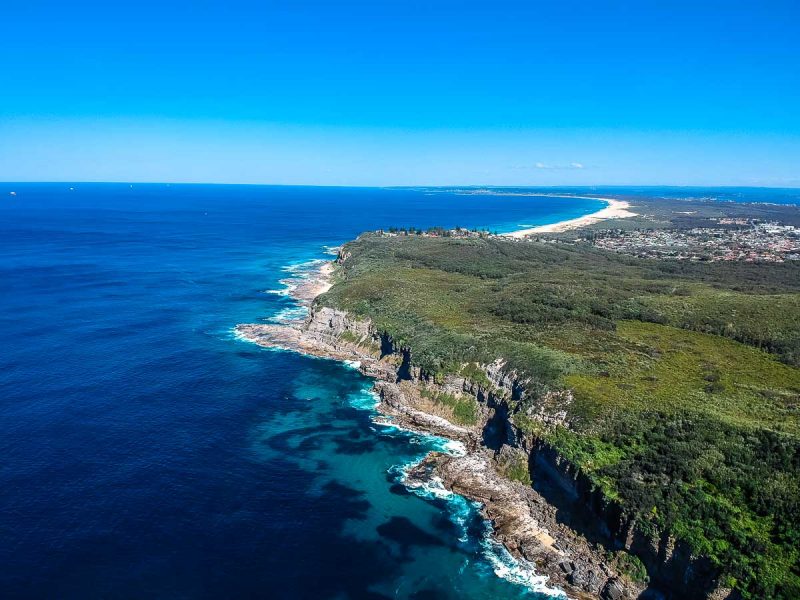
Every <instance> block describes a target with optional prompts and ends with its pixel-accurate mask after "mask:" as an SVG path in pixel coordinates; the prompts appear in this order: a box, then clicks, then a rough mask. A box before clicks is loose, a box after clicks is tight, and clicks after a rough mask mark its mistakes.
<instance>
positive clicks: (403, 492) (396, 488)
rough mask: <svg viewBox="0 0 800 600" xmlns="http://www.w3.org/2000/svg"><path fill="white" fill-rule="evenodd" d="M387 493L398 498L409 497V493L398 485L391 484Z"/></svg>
mask: <svg viewBox="0 0 800 600" xmlns="http://www.w3.org/2000/svg"><path fill="white" fill-rule="evenodd" d="M389 491H390V492H391V493H393V494H396V495H398V496H410V495H411V492H410V491H408V488H407V487H406V486H404V485H402V484H400V483H393V484H392V485H391V486H389Z"/></svg>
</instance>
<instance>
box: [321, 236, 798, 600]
mask: <svg viewBox="0 0 800 600" xmlns="http://www.w3.org/2000/svg"><path fill="white" fill-rule="evenodd" d="M344 250H345V252H344V255H347V256H348V258H347V259H346V260H344V261H343V262H342V264H341V267H340V269H339V273H338V276H337V282H336V284H335V285H334V286H333V288H332V289H331V290H330V291H329V292H328V293H327V294H325V295H323V296H321V297H320V298H319V299H318V302H321V303H323V304H325V305H330V306H334V307H337V308H340V309H344V310H347V311H349V312H351V313H353V314H355V315H357V316H361V317H368V318H370V319H371V320H372V321H373V323H374V324H375V325H376V327H377V328H378V329H379V330H380V331H383V332H386V333H388V334H390V335H391V336H392V339H393V340H395V342H396V343H397V344H399V345H402V346H406V347H409V348H411V349H412V354H411V357H412V362H413V363H414V364H415V365H416V366H418V367H420V368H422V369H423V370H425V371H426V372H427V373H429V374H431V375H434V376H436V375H439V376H441V375H443V374H447V373H453V374H461V375H462V376H466V377H468V378H471V379H473V380H474V381H475V382H476V383H478V384H484V385H485V381H482V380H481V377H482V374H481V373H480V369H477V368H475V366H474V365H477V364H487V363H490V362H492V361H494V360H496V359H498V358H501V359H503V360H504V361H505V362H506V368H507V369H513V370H516V371H517V373H519V374H521V375H522V376H524V377H526V378H530V380H531V390H532V395H535V394H541V393H542V392H544V391H547V390H551V389H552V390H556V389H570V390H572V393H573V397H574V400H573V401H572V402H571V403H570V404H569V405H568V406H566V407H562V408H566V410H567V420H566V422H567V425H559V426H553V425H545V424H544V423H543V422H542V421H541V420H539V419H537V418H536V417H535V415H534V414H533V413H532V412H530V411H528V410H527V409H528V408H529V406H527V405H526V402H525V401H523V402H520V403H518V405H517V406H515V407H514V412H513V415H512V417H511V418H512V420H513V421H514V423H515V424H516V425H517V426H518V427H519V428H520V429H522V430H524V431H527V432H528V433H529V434H531V435H535V436H538V437H540V438H541V439H543V440H545V441H547V442H548V443H549V444H551V445H552V446H553V447H554V448H556V450H557V451H558V452H559V453H560V454H561V455H562V456H564V457H565V458H567V459H568V460H569V461H571V462H572V463H573V464H574V465H575V466H576V467H577V468H579V469H580V470H581V471H582V472H583V473H584V474H585V475H586V476H588V477H589V478H590V479H591V481H592V482H593V483H594V484H595V485H596V486H597V487H599V488H600V489H601V490H602V491H603V492H604V494H605V495H606V496H607V497H608V498H609V499H612V500H614V501H616V502H618V503H619V504H620V506H621V507H622V508H623V510H624V511H625V513H626V514H627V515H628V516H631V517H632V518H633V519H634V521H635V522H636V526H637V527H638V528H640V529H641V530H643V531H668V532H669V533H670V534H671V535H674V536H675V537H676V538H678V539H680V540H683V541H684V542H686V543H687V544H689V546H690V548H691V549H692V550H693V552H694V553H695V554H696V555H702V556H706V557H708V558H709V559H710V560H711V561H712V563H713V564H714V565H716V566H718V567H719V569H720V571H721V572H722V573H723V575H724V577H725V581H726V582H727V583H728V584H730V585H732V586H734V587H736V588H737V589H739V590H740V591H741V592H742V594H743V595H744V596H745V597H747V598H765V597H769V598H797V597H800V544H798V540H800V500H799V499H800V369H798V365H799V362H798V361H799V360H800V332H799V331H798V330H799V329H800V325H799V324H800V265H797V264H795V263H793V262H787V263H783V264H752V263H736V262H731V263H695V262H677V261H656V260H648V259H639V258H634V257H629V256H624V255H620V254H614V253H611V252H605V251H602V250H599V249H595V248H592V247H591V246H588V245H570V244H561V243H545V242H527V243H519V242H512V241H507V240H503V239H498V238H492V237H488V238H487V237H484V238H477V237H470V238H463V239H462V238H442V237H430V236H420V235H401V236H387V235H380V234H366V235H363V236H361V237H360V238H359V239H358V240H356V241H354V242H351V243H349V244H347V246H346V247H345V249H344ZM483 377H485V375H483ZM439 401H441V402H444V403H448V404H452V405H453V406H451V408H453V409H454V413H455V414H456V415H458V418H459V420H460V421H461V422H462V423H464V424H468V423H472V422H473V419H474V418H475V417H474V413H473V408H472V407H469V406H459V405H457V404H454V402H455V400H454V399H450V398H441V399H439ZM511 470H512V471H513V473H514V477H515V478H517V479H520V480H523V481H524V480H525V477H524V474H522V473H519V472H518V471H519V469H511ZM631 564H633V565H634V566H635V567H636V568H635V569H633V570H634V571H637V572H638V571H641V569H640V568H639V563H638V562H636V561H631ZM639 576H640V577H643V576H644V575H642V574H641V573H639Z"/></svg>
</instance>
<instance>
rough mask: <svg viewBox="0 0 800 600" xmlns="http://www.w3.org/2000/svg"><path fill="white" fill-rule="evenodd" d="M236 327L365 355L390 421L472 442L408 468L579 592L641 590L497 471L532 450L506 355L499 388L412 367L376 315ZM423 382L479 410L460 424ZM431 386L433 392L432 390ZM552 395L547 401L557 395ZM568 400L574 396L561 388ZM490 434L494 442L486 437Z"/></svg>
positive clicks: (317, 311)
mask: <svg viewBox="0 0 800 600" xmlns="http://www.w3.org/2000/svg"><path fill="white" fill-rule="evenodd" d="M236 331H237V334H238V335H239V336H240V337H242V338H244V339H247V340H250V341H252V342H255V343H257V344H259V345H261V346H265V347H277V348H283V349H289V350H295V351H298V352H302V353H305V354H310V355H314V356H319V357H325V358H332V359H336V360H342V361H354V362H358V363H359V369H360V370H361V372H362V373H364V374H365V375H367V376H369V377H373V378H375V379H376V382H375V391H376V392H377V393H378V394H379V396H380V399H381V402H380V404H379V406H378V410H379V412H381V413H382V414H384V415H386V416H387V417H390V418H391V419H392V422H393V423H395V424H397V425H400V426H402V427H406V428H409V429H413V430H416V431H420V432H424V433H432V434H435V435H440V436H443V437H447V438H450V439H456V440H459V441H461V442H463V443H464V444H465V446H466V447H467V449H468V452H467V454H466V455H465V456H449V455H443V454H439V453H435V452H433V453H430V454H429V455H428V456H427V457H426V458H425V459H424V460H423V461H422V462H421V463H420V464H419V465H418V466H417V467H416V468H414V469H413V470H412V471H411V472H410V473H409V477H410V478H412V479H413V478H418V479H425V480H427V479H429V478H430V477H432V476H437V477H439V478H440V479H441V480H442V482H443V483H444V485H445V487H447V488H448V489H450V490H452V491H454V492H456V493H458V494H460V495H462V496H465V497H467V498H469V499H471V500H474V501H477V502H479V503H481V505H482V507H483V509H482V510H483V514H484V516H485V517H486V518H487V519H488V520H489V521H490V522H491V523H492V526H493V528H494V531H495V535H496V537H497V539H498V540H499V541H500V542H501V543H503V544H504V545H505V546H506V548H508V550H509V551H510V552H511V553H512V554H514V555H515V556H516V557H517V558H520V559H524V560H527V561H530V562H531V563H533V564H534V565H535V566H536V570H537V572H539V573H540V574H543V575H547V576H548V577H549V582H548V583H549V584H550V585H556V586H558V587H560V588H562V589H564V590H565V591H566V592H567V594H569V595H570V596H571V597H577V598H596V597H600V598H614V599H616V598H635V597H638V596H639V595H640V593H641V592H642V586H641V585H639V584H636V583H633V582H631V581H630V580H628V579H626V578H625V577H624V576H623V575H621V574H619V573H617V572H616V571H615V570H614V569H613V567H612V566H611V564H610V562H609V561H608V560H607V559H606V557H605V556H604V553H603V552H602V551H599V550H598V549H596V548H595V547H593V545H591V544H590V543H589V542H588V541H587V540H586V539H585V538H583V537H582V536H580V535H579V534H577V533H575V532H574V531H572V530H571V529H569V528H568V527H566V526H564V525H563V524H560V523H559V518H558V516H557V512H558V511H557V509H556V508H555V507H554V506H552V505H550V504H549V503H548V502H547V501H546V500H545V499H544V498H543V497H542V496H541V495H540V494H539V493H538V492H536V491H535V490H534V489H533V488H532V487H531V486H530V485H524V484H523V483H520V482H518V481H513V480H511V479H509V478H507V477H505V476H503V475H501V474H500V473H499V471H502V469H503V465H507V464H509V463H512V462H514V463H519V464H524V465H525V466H526V467H527V465H528V461H529V452H528V451H527V450H526V449H525V448H524V444H522V443H521V440H520V439H518V438H519V435H518V433H517V432H515V431H514V430H513V428H511V427H510V426H509V423H508V421H507V413H508V407H507V406H504V404H505V401H504V400H502V399H500V398H499V397H500V396H506V397H507V398H509V399H510V398H512V397H515V398H519V397H520V395H521V394H524V393H525V390H524V386H523V385H522V382H520V381H518V380H517V379H516V377H515V376H514V375H513V374H509V373H506V372H504V371H503V369H502V363H500V362H497V363H494V364H492V365H487V366H486V375H487V377H488V378H489V380H490V381H491V383H492V385H493V386H494V388H495V393H489V392H488V391H487V390H484V389H483V388H482V387H480V386H477V385H475V384H474V383H472V382H470V381H468V380H466V379H463V378H459V377H448V378H446V379H445V381H443V382H440V383H436V382H434V381H433V380H432V378H430V377H427V376H426V375H425V374H424V373H422V372H420V370H419V369H417V368H414V367H410V349H407V348H398V347H396V346H395V345H394V343H393V342H392V340H391V339H390V338H388V337H387V336H385V335H381V334H380V333H379V332H377V331H375V329H374V327H373V326H372V324H371V323H370V322H369V321H365V320H358V319H354V318H352V317H351V316H350V315H348V314H347V313H345V312H343V311H339V310H335V309H332V308H329V307H319V306H314V307H312V308H311V311H310V315H309V317H308V318H307V319H306V320H305V322H304V323H302V324H298V326H286V325H261V324H253V325H239V326H238V327H237V328H236ZM423 390H428V391H430V390H436V391H437V392H442V393H447V394H452V395H454V396H462V395H464V396H466V395H471V396H472V397H473V398H475V399H476V400H477V401H478V406H479V411H480V414H479V415H478V419H477V423H476V424H475V425H471V426H461V425H455V424H453V423H452V422H451V420H450V419H452V414H448V409H447V407H443V406H441V405H437V404H436V403H435V402H434V401H432V400H431V399H430V397H425V396H426V395H424V394H423V393H422V392H423ZM427 396H430V394H427ZM554 400H555V399H554V398H546V399H545V402H547V403H548V404H553V403H554V402H553V401H554ZM559 400H560V401H562V402H568V401H569V400H570V398H568V397H567V398H559ZM540 410H541V415H540V417H541V418H542V419H556V420H558V419H560V418H563V414H560V413H559V411H558V410H555V411H552V410H545V407H544V406H541V408H540ZM487 442H488V443H487Z"/></svg>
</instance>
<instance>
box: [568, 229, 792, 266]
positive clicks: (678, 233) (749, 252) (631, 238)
mask: <svg viewBox="0 0 800 600" xmlns="http://www.w3.org/2000/svg"><path fill="white" fill-rule="evenodd" d="M712 220H713V221H716V222H717V224H718V225H719V226H718V227H695V228H692V229H642V230H631V231H624V230H621V229H608V230H599V231H591V232H589V233H588V234H587V235H586V236H585V237H583V238H579V239H578V240H576V241H585V242H589V243H591V244H592V245H593V246H595V247H597V248H603V249H605V250H612V251H614V252H620V253H622V254H630V255H631V256H638V257H640V258H662V259H675V260H692V261H710V262H718V261H733V260H736V261H745V262H785V261H787V260H800V228H798V227H794V226H792V225H781V224H779V223H775V222H761V221H758V220H753V219H742V218H720V219H712Z"/></svg>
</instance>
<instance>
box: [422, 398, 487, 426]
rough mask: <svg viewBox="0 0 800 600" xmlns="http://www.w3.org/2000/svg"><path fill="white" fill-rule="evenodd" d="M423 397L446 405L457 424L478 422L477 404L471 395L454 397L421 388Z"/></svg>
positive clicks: (467, 424)
mask: <svg viewBox="0 0 800 600" xmlns="http://www.w3.org/2000/svg"><path fill="white" fill-rule="evenodd" d="M421 394H422V397H423V398H428V399H429V400H433V401H434V402H435V403H436V404H440V405H442V406H446V407H447V408H449V409H450V412H451V413H452V415H453V422H454V423H456V424H457V425H466V426H469V425H475V424H476V423H477V422H478V404H477V403H476V402H475V399H474V398H473V397H472V396H463V397H456V396H453V395H451V394H444V393H441V392H431V391H429V390H422V392H421Z"/></svg>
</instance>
